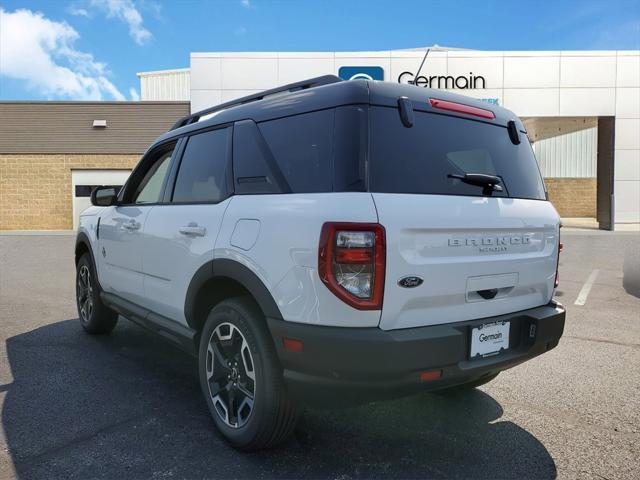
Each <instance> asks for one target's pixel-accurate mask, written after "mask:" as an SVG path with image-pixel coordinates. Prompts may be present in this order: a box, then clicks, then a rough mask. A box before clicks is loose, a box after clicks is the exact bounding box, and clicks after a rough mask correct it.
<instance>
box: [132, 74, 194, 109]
mask: <svg viewBox="0 0 640 480" xmlns="http://www.w3.org/2000/svg"><path fill="white" fill-rule="evenodd" d="M138 77H140V95H141V98H142V100H143V101H145V100H171V101H188V100H189V98H190V93H191V73H190V71H189V69H186V70H175V71H166V72H157V73H156V72H151V73H139V74H138Z"/></svg>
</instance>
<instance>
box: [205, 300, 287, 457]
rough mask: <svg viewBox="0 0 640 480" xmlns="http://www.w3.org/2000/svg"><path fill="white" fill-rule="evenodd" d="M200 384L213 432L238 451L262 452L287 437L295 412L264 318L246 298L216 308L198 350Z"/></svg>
mask: <svg viewBox="0 0 640 480" xmlns="http://www.w3.org/2000/svg"><path fill="white" fill-rule="evenodd" d="M199 370H200V385H201V387H202V392H203V393H204V396H205V398H206V400H207V405H208V406H209V411H210V412H211V416H212V417H213V421H214V422H215V424H216V426H217V427H218V430H219V431H220V432H221V433H222V435H223V436H224V437H225V438H226V439H227V441H228V442H229V443H230V444H231V445H232V446H234V447H236V448H239V449H242V450H258V449H261V448H267V447H271V446H274V445H277V444H278V443H281V442H282V441H284V440H286V439H287V438H288V437H289V435H290V434H291V433H292V432H293V430H294V428H295V425H296V422H297V419H298V415H297V409H296V408H295V406H294V404H293V403H292V402H291V400H290V399H289V397H288V396H287V392H286V389H285V386H284V382H283V378H282V369H281V367H280V364H279V362H278V358H277V356H276V352H275V348H274V346H273V342H272V340H271V337H270V335H269V332H268V330H267V328H266V325H265V321H264V317H263V315H262V313H261V312H260V310H259V309H258V308H257V306H255V304H254V303H253V302H252V301H251V299H248V298H232V299H228V300H224V301H223V302H220V303H219V304H218V305H216V306H215V307H214V308H213V309H212V310H211V312H210V313H209V316H208V318H207V321H206V323H205V326H204V329H203V331H202V336H201V338H200V349H199Z"/></svg>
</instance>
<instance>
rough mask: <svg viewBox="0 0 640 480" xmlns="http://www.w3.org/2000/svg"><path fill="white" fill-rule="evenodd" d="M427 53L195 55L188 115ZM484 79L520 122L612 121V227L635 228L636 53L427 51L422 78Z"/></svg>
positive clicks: (639, 135)
mask: <svg viewBox="0 0 640 480" xmlns="http://www.w3.org/2000/svg"><path fill="white" fill-rule="evenodd" d="M423 55H424V51H419V50H402V51H382V52H314V53H291V52H260V53H252V52H245V53H192V54H191V109H192V111H197V110H200V109H203V108H206V107H209V106H211V105H215V104H217V103H220V102H224V101H228V100H232V99H234V98H237V97H240V96H244V95H248V94H251V93H254V92H257V91H260V90H264V89H267V88H272V87H275V86H278V85H283V84H286V83H290V82H294V81H297V80H302V79H305V78H310V77H314V76H318V75H323V74H328V73H333V74H336V73H337V72H338V69H339V68H340V67H341V66H343V65H350V66H363V65H372V66H381V67H382V68H383V69H384V72H385V80H388V81H397V78H398V76H399V75H400V73H402V72H403V71H412V72H415V71H416V70H417V68H418V66H419V65H420V62H421V61H422V58H423ZM469 72H473V73H474V75H482V76H483V77H484V78H485V79H486V88H485V89H478V90H455V92H457V93H461V94H464V95H469V96H471V97H474V98H489V99H497V101H498V103H499V104H500V105H503V106H505V107H507V108H509V109H511V110H513V111H514V112H515V113H516V114H517V115H519V116H523V117H558V116H560V117H565V116H571V117H574V116H589V117H594V116H615V117H616V132H615V221H616V222H617V223H637V222H640V51H637V50H636V51H544V52H530V51H526V52H483V51H473V50H450V51H432V52H431V53H430V54H429V57H428V59H427V61H426V63H425V65H424V67H423V70H422V74H423V75H425V74H426V75H453V76H458V75H468V73H469Z"/></svg>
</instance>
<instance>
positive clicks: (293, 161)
mask: <svg viewBox="0 0 640 480" xmlns="http://www.w3.org/2000/svg"><path fill="white" fill-rule="evenodd" d="M333 122H334V112H333V109H331V110H322V111H319V112H313V113H305V114H302V115H295V116H293V117H287V118H282V119H279V120H271V121H268V122H264V123H261V124H260V126H259V127H260V131H261V132H262V135H263V136H264V139H265V140H266V142H267V144H268V145H269V149H270V150H271V152H272V154H273V157H274V158H275V161H276V163H277V165H278V167H279V168H280V170H281V172H282V175H283V176H284V178H285V179H286V181H287V183H288V184H289V187H290V188H291V191H292V192H293V193H314V192H330V191H332V189H333V188H332V179H331V176H332V170H333V168H332V164H331V163H332V143H333Z"/></svg>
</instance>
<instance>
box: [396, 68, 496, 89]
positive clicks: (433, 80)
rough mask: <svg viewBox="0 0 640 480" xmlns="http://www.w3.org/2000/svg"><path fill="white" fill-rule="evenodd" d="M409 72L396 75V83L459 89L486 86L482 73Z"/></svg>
mask: <svg viewBox="0 0 640 480" xmlns="http://www.w3.org/2000/svg"><path fill="white" fill-rule="evenodd" d="M414 77H415V75H414V74H413V73H411V72H402V73H401V74H400V75H398V83H410V84H411V85H417V86H418V87H425V88H429V87H430V88H446V89H450V90H453V89H456V88H457V89H460V90H465V89H469V88H487V87H486V86H485V79H484V77H483V76H482V75H474V74H473V72H469V76H466V77H465V76H464V75H460V76H458V77H454V76H452V75H429V76H426V75H420V76H419V77H415V78H414Z"/></svg>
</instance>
